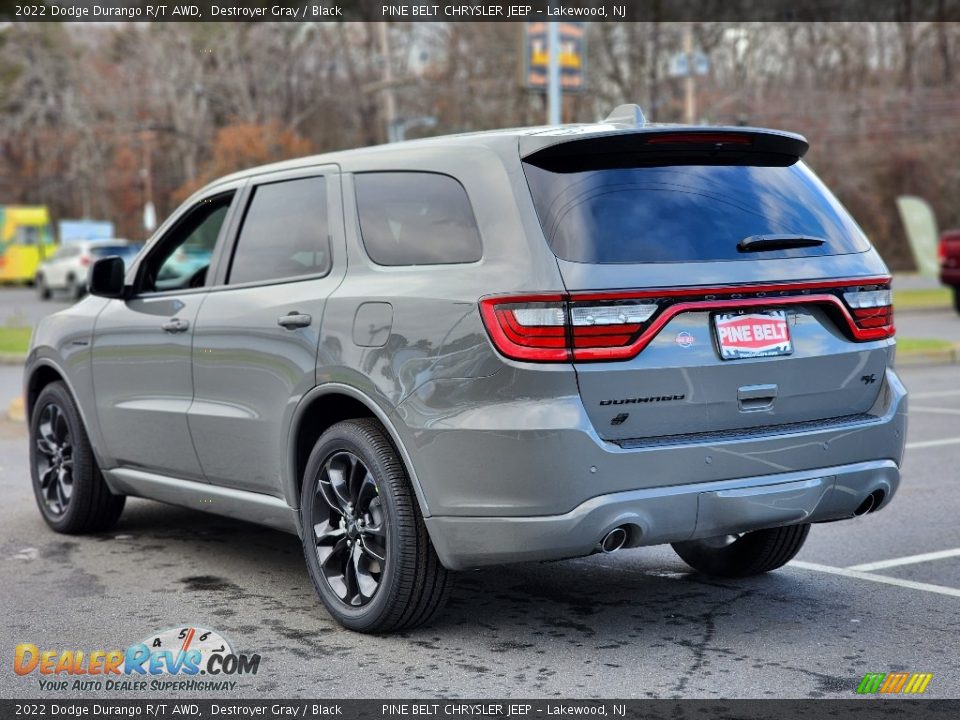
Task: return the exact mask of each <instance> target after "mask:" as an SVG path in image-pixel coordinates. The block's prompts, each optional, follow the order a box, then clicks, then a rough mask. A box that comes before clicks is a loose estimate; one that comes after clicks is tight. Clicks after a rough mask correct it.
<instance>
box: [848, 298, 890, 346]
mask: <svg viewBox="0 0 960 720" xmlns="http://www.w3.org/2000/svg"><path fill="white" fill-rule="evenodd" d="M843 300H844V302H846V303H847V306H848V307H849V308H850V311H851V313H852V314H853V321H854V322H855V323H856V326H857V328H859V329H860V330H861V331H863V332H861V333H859V336H860V337H859V338H858V339H861V340H879V339H883V338H888V337H893V335H894V332H895V328H894V325H893V292H892V291H891V290H890V288H878V289H876V290H856V291H853V292H845V293H843Z"/></svg>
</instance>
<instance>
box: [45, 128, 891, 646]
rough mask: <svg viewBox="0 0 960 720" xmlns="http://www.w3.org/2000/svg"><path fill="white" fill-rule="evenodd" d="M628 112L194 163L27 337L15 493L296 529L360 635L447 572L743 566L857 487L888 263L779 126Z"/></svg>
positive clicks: (883, 405)
mask: <svg viewBox="0 0 960 720" xmlns="http://www.w3.org/2000/svg"><path fill="white" fill-rule="evenodd" d="M630 116H631V114H630V113H626V114H624V113H622V112H621V113H619V114H617V115H615V116H613V119H612V120H609V121H608V122H606V123H604V124H598V125H584V126H564V127H558V128H552V127H548V128H530V129H521V130H507V131H500V132H492V133H480V134H472V135H461V136H451V137H443V138H434V139H429V140H423V141H415V142H409V143H402V144H397V145H389V146H383V147H375V148H368V149H363V150H355V151H348V152H340V153H332V154H329V155H324V156H319V157H310V158H304V159H301V160H295V161H290V162H285V163H280V164H276V165H270V166H265V167H261V168H255V169H253V170H250V171H247V172H243V173H238V174H236V175H232V176H229V177H226V178H223V179H221V180H218V181H216V182H214V183H212V184H211V185H209V186H208V187H206V188H204V189H203V190H201V191H200V192H198V193H197V194H196V195H194V196H193V197H192V198H190V199H189V200H188V201H187V202H186V203H185V204H184V205H183V206H182V207H181V208H180V209H178V210H177V211H176V212H175V213H174V214H173V215H172V216H171V217H170V218H169V219H168V220H167V221H166V222H165V223H164V224H163V226H162V227H161V228H160V229H159V230H158V231H157V232H156V234H155V236H154V237H153V238H152V239H151V240H150V242H149V243H148V245H147V247H146V248H145V249H144V251H143V252H142V253H141V254H140V256H139V257H138V259H137V261H136V262H135V263H134V264H133V265H132V266H131V267H130V269H129V270H128V271H127V272H126V274H125V275H124V272H123V268H122V264H119V265H118V262H119V261H113V260H111V259H106V260H101V261H99V262H98V263H97V264H96V265H95V266H94V269H93V271H92V274H91V290H92V293H93V295H92V296H91V297H89V298H87V299H85V300H83V301H82V302H80V303H78V304H77V305H75V306H73V307H71V308H69V309H67V310H64V311H62V312H60V313H57V314H55V315H52V316H50V317H48V318H47V319H45V320H44V321H43V322H42V323H41V324H40V326H39V327H38V328H37V331H36V333H35V334H34V338H33V343H32V348H31V351H30V356H29V360H28V364H27V372H26V397H27V407H28V412H29V415H30V427H31V453H32V455H31V457H32V465H33V482H34V489H35V492H36V495H37V500H38V504H39V506H40V508H41V511H42V512H43V515H44V518H45V519H46V520H47V522H48V523H49V524H50V525H51V526H52V527H53V528H54V529H56V530H59V531H62V532H82V531H96V530H103V529H105V528H107V527H109V526H110V525H111V524H112V523H113V522H114V521H116V519H117V518H118V517H119V514H120V512H121V510H122V507H123V498H124V496H126V495H134V496H140V497H146V498H153V499H156V500H160V501H163V502H168V503H173V504H178V505H184V506H187V507H193V508H199V509H203V510H208V511H211V512H215V513H220V514H223V515H227V516H230V517H235V518H241V519H244V520H250V521H253V522H257V523H262V524H265V525H269V526H272V527H275V528H280V529H283V530H287V531H290V532H295V533H298V534H299V535H300V536H301V537H302V538H303V544H304V550H305V557H306V561H307V566H308V569H309V572H310V575H311V577H312V579H313V581H314V583H315V585H316V588H317V591H318V593H319V595H320V597H321V599H322V600H323V601H324V603H325V605H326V606H327V608H328V609H329V610H330V612H331V613H332V614H333V615H334V616H335V617H336V618H337V619H338V620H339V621H340V622H342V623H343V624H345V625H346V626H347V627H350V628H353V629H357V630H364V631H385V630H393V629H398V628H402V627H410V626H413V625H416V624H419V623H422V622H425V621H426V620H428V619H429V618H430V617H431V616H432V615H433V613H434V612H435V611H436V610H437V609H438V608H439V607H440V606H441V604H442V602H443V599H444V597H445V595H446V592H447V590H448V587H449V577H448V571H449V570H458V569H462V568H469V567H475V566H481V565H486V564H493V563H508V562H515V561H521V560H548V559H555V558H565V557H575V556H580V555H587V554H590V553H592V552H598V551H607V552H610V551H614V550H618V549H620V548H621V547H637V546H641V545H653V544H659V543H672V544H673V545H674V548H675V549H676V550H677V552H678V553H679V554H680V556H681V557H682V558H683V559H684V560H686V561H687V562H688V563H689V564H690V565H692V566H693V567H694V568H696V569H698V570H700V571H702V572H706V573H711V574H718V575H727V576H737V575H749V574H754V573H759V572H765V571H768V570H772V569H775V568H777V567H780V566H781V565H783V564H785V563H786V562H788V561H789V560H790V559H791V558H792V557H793V556H794V555H795V554H796V552H797V551H798V550H799V549H800V546H801V545H802V543H803V541H804V539H805V538H806V535H807V532H808V530H809V527H810V524H811V523H814V522H821V521H830V520H838V519H844V518H849V517H853V516H854V515H858V514H862V513H865V512H869V511H872V510H876V509H878V508H880V507H883V506H884V505H886V504H887V503H888V502H889V501H890V499H891V498H892V497H893V494H894V492H895V491H896V489H897V485H898V483H899V477H900V473H899V466H900V462H901V458H902V455H903V447H904V435H905V423H906V393H905V391H904V388H903V386H902V384H901V383H900V381H899V380H898V378H897V376H896V374H895V373H894V371H893V369H892V363H893V354H894V340H893V321H892V308H891V307H890V293H889V275H888V272H887V270H886V268H885V266H884V264H883V262H882V261H881V259H880V257H879V256H878V255H877V253H876V252H875V251H874V250H873V249H872V247H870V244H869V243H868V242H867V240H866V238H865V237H864V236H863V234H862V232H861V231H860V229H859V228H858V227H857V225H856V224H855V223H854V222H853V220H852V219H851V218H850V217H849V215H847V213H846V211H845V210H844V209H843V208H842V207H841V206H840V205H839V203H837V201H836V200H835V199H834V198H833V196H832V195H831V194H830V193H829V191H828V190H827V189H826V188H824V187H823V186H822V184H821V183H820V182H819V180H817V178H816V177H815V176H814V175H813V174H812V173H811V172H810V171H809V170H808V169H807V168H806V167H805V165H804V164H803V163H802V161H801V160H800V157H801V156H802V155H803V154H804V152H805V151H806V148H807V144H806V142H805V141H804V140H803V138H801V137H799V136H796V135H791V134H788V133H782V132H776V131H770V130H761V129H751V128H714V127H711V128H699V127H675V126H654V125H645V124H642V123H638V124H633V123H632V122H630V121H629V120H627V121H624V118H627V117H630Z"/></svg>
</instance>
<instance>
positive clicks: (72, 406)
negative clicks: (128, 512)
mask: <svg viewBox="0 0 960 720" xmlns="http://www.w3.org/2000/svg"><path fill="white" fill-rule="evenodd" d="M30 471H31V476H32V479H33V493H34V496H35V497H36V499H37V505H38V506H39V508H40V513H41V514H42V515H43V519H44V520H46V521H47V524H48V525H49V526H50V527H51V528H53V529H54V530H56V531H57V532H60V533H68V534H79V533H88V532H101V531H104V530H109V529H110V528H111V527H112V526H113V524H114V523H115V522H116V521H117V518H119V517H120V513H121V512H123V504H124V501H125V500H126V498H125V496H123V495H114V494H113V493H111V492H110V489H109V488H108V487H107V484H106V482H105V481H104V479H103V476H102V475H101V474H100V468H98V467H97V462H96V460H95V459H94V457H93V450H92V449H91V447H90V441H89V440H88V439H87V432H86V430H85V429H84V427H83V421H82V420H81V419H80V412H79V411H78V410H77V406H76V403H74V401H73V397H72V396H71V395H70V391H69V390H67V387H66V385H64V384H63V383H61V382H54V383H50V384H49V385H47V386H46V387H45V388H43V390H41V391H40V396H39V397H38V398H37V402H36V404H35V405H34V408H33V412H32V413H31V415H30Z"/></svg>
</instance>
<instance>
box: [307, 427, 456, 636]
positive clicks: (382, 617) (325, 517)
mask: <svg viewBox="0 0 960 720" xmlns="http://www.w3.org/2000/svg"><path fill="white" fill-rule="evenodd" d="M300 517H301V521H302V525H303V551H304V557H305V559H306V563H307V570H308V572H309V574H310V579H311V580H312V581H313V585H314V587H315V588H316V591H317V594H318V595H319V596H320V599H321V600H322V601H323V604H324V605H325V606H326V608H327V610H328V611H329V612H330V614H331V615H332V616H333V617H334V619H336V620H337V622H339V623H340V624H341V625H343V626H344V627H346V628H348V629H350V630H356V631H358V632H366V633H386V632H393V631H396V630H401V629H407V628H413V627H416V626H418V625H422V624H424V623H426V622H428V621H429V620H430V619H431V618H432V617H433V616H434V615H435V614H436V613H437V611H438V610H440V608H441V607H442V606H443V604H444V602H445V601H446V598H447V595H448V593H449V589H450V577H449V573H448V572H447V570H446V569H445V568H444V567H443V566H442V565H441V564H440V561H439V559H438V558H437V554H436V552H435V551H434V549H433V545H432V544H431V542H430V537H429V536H428V535H427V529H426V526H425V525H424V522H423V517H422V516H421V514H420V507H419V505H418V504H417V499H416V497H414V494H413V491H412V489H411V486H410V480H409V478H408V477H407V473H406V471H405V469H404V467H403V463H401V462H400V459H399V458H398V457H397V452H396V450H395V449H394V447H393V445H392V443H391V442H390V439H389V438H388V437H387V435H386V433H385V432H384V430H383V428H382V427H381V426H380V425H379V424H378V423H377V422H376V421H375V420H371V419H361V420H347V421H344V422H340V423H337V424H336V425H334V426H333V427H331V428H330V429H328V430H327V431H326V432H325V433H323V435H322V436H321V437H320V439H319V440H318V441H317V444H316V445H315V446H314V449H313V452H312V453H311V454H310V458H309V460H308V461H307V467H306V470H305V472H304V477H303V490H302V492H301V498H300Z"/></svg>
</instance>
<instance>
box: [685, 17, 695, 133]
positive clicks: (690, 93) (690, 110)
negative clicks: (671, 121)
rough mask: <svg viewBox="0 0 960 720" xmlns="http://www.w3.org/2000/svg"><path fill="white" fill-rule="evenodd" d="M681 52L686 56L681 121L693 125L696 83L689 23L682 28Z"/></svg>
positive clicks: (691, 33)
mask: <svg viewBox="0 0 960 720" xmlns="http://www.w3.org/2000/svg"><path fill="white" fill-rule="evenodd" d="M683 52H684V54H685V55H686V56H687V77H686V78H685V79H684V81H683V85H684V96H685V97H684V103H683V121H684V122H685V123H686V124H687V125H693V124H694V123H695V122H696V121H697V88H696V82H697V81H696V79H695V78H696V73H695V72H694V67H693V27H692V26H691V25H690V23H687V24H686V25H685V26H684V28H683Z"/></svg>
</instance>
